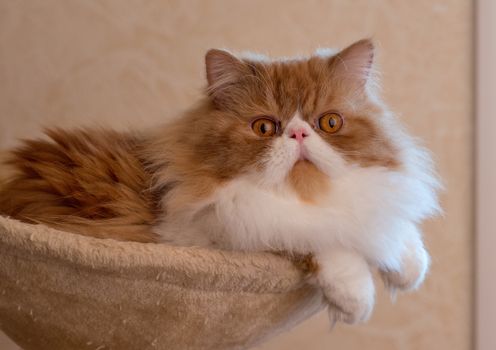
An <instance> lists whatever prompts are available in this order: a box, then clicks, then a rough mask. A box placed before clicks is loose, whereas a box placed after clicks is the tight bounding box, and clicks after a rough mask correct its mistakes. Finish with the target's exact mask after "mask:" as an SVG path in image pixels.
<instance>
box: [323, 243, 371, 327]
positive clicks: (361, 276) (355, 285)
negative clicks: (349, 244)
mask: <svg viewBox="0 0 496 350" xmlns="http://www.w3.org/2000/svg"><path fill="white" fill-rule="evenodd" d="M315 258H316V260H317V264H318V272H317V282H318V284H319V286H320V287H321V288H322V290H323V292H324V297H325V298H326V300H327V302H328V303H329V308H328V311H329V318H330V320H331V323H334V322H336V321H343V322H346V323H350V324H354V323H359V322H364V321H366V320H367V319H368V318H369V317H370V314H371V312H372V309H373V307H374V299H375V289H374V283H373V280H372V275H371V272H370V269H369V266H368V264H367V262H366V261H365V259H364V258H363V257H362V256H360V255H359V254H358V253H356V252H354V251H352V250H349V249H345V248H343V247H336V248H333V249H330V250H327V251H326V252H325V253H320V254H317V255H316V256H315Z"/></svg>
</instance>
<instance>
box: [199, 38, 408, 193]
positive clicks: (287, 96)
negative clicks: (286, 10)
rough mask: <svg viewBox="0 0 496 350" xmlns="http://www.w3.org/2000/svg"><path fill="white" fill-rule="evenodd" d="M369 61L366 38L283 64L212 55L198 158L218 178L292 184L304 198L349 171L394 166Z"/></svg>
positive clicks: (220, 53)
mask: <svg viewBox="0 0 496 350" xmlns="http://www.w3.org/2000/svg"><path fill="white" fill-rule="evenodd" d="M372 59H373V46H372V44H371V42H370V41H368V40H363V41H359V42H357V43H355V44H353V45H352V46H350V47H348V48H347V49H345V50H343V51H341V52H340V53H338V54H336V55H328V56H323V55H315V56H312V57H310V58H308V59H294V60H281V61H270V60H265V59H249V58H243V59H238V58H236V57H234V56H232V55H231V54H229V53H227V52H225V51H221V50H211V51H209V53H208V54H207V56H206V63H207V78H208V82H209V88H208V92H209V98H210V101H211V108H210V109H209V111H208V115H207V116H203V117H198V118H197V120H196V121H195V125H194V126H193V127H194V128H195V130H194V131H193V133H194V136H192V137H194V138H196V140H197V142H195V143H196V146H195V154H196V155H197V156H198V157H199V158H198V160H199V161H200V162H202V163H204V164H206V165H208V166H212V168H213V169H215V171H216V172H217V174H218V175H219V176H220V177H224V178H233V177H236V176H237V175H239V174H242V173H251V174H255V176H258V179H259V180H260V182H261V183H265V184H269V185H270V184H276V183H280V182H281V181H284V180H285V179H287V180H288V181H290V182H292V183H293V184H296V185H295V186H296V187H298V186H300V187H301V186H303V187H307V188H306V189H305V190H303V192H305V191H312V190H311V189H309V188H308V187H312V185H311V182H312V181H313V182H319V179H323V175H325V176H327V177H332V176H334V175H336V176H337V175H339V173H343V172H345V171H346V169H348V168H350V167H357V166H358V167H371V166H382V167H387V168H394V167H397V166H398V164H399V160H398V157H397V148H396V146H395V144H394V142H393V140H392V139H391V138H390V137H389V135H390V134H391V130H390V128H391V126H390V124H389V121H388V120H387V119H388V118H387V117H386V116H385V112H384V110H383V109H382V107H381V106H380V104H378V103H376V102H375V99H374V97H373V96H371V94H370V91H369V89H368V87H369V84H370V81H369V80H370V71H371V65H372ZM322 183H323V182H322ZM298 184H299V185H298ZM302 184H303V185H302ZM320 185H321V184H318V183H316V184H315V186H316V188H317V191H318V187H319V186H320ZM315 186H314V187H315Z"/></svg>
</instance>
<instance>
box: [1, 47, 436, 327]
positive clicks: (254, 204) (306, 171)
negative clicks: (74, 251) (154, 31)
mask: <svg viewBox="0 0 496 350" xmlns="http://www.w3.org/2000/svg"><path fill="white" fill-rule="evenodd" d="M374 51H375V49H374V45H373V42H372V41H371V40H370V39H363V40H360V41H358V42H356V43H354V44H352V45H351V46H349V47H347V48H345V49H344V50H342V51H339V52H335V51H334V52H333V51H330V50H320V51H318V52H317V53H315V54H314V55H312V56H310V57H308V58H290V59H280V60H277V59H276V60H274V59H269V58H267V57H265V56H260V55H258V56H257V55H253V54H248V55H240V56H235V55H233V54H231V53H230V52H228V51H224V50H218V49H212V50H210V51H208V52H207V54H206V56H205V62H206V77H207V83H208V84H207V89H206V91H205V95H204V97H203V99H202V100H201V101H200V102H199V103H198V104H197V105H195V106H193V107H192V108H191V109H190V110H189V111H188V112H186V113H185V114H184V115H182V116H181V118H178V119H175V120H173V121H171V122H169V123H167V124H166V125H165V126H163V127H159V128H156V129H154V130H146V131H141V132H138V131H135V132H127V133H126V132H115V131H111V130H91V129H76V130H70V131H66V130H62V129H50V130H48V131H47V132H46V133H47V135H48V136H49V138H50V139H49V140H45V139H42V140H28V141H25V142H24V144H23V145H22V146H20V147H19V148H17V149H15V150H14V151H12V153H11V157H10V160H9V161H8V164H9V165H10V166H11V167H12V168H13V169H14V170H15V173H14V174H13V175H12V177H11V178H10V180H9V181H8V183H6V184H5V185H4V186H3V189H2V191H1V193H0V212H1V213H3V215H8V216H11V217H13V218H17V219H20V220H23V221H26V222H31V223H44V224H47V225H50V226H53V227H56V228H60V229H63V230H66V231H71V232H75V233H80V234H84V235H89V236H96V237H100V238H114V239H120V240H130V241H138V242H166V243H169V244H174V245H183V246H205V247H216V248H219V249H235V250H242V251H266V250H272V251H285V252H289V253H291V254H311V256H312V259H313V261H314V262H315V264H316V271H315V272H314V276H313V282H314V283H317V285H318V286H319V287H320V288H321V289H322V292H323V296H324V298H325V300H326V301H327V302H328V304H329V308H328V310H329V316H330V317H331V319H332V321H333V322H334V321H344V322H347V323H357V322H363V321H366V320H367V319H368V318H369V316H370V314H371V311H372V309H373V305H374V299H375V287H374V283H373V279H372V271H373V270H374V269H378V270H379V271H380V273H381V276H382V279H383V280H384V282H385V284H386V285H387V286H388V287H389V288H390V289H391V291H395V290H397V289H399V290H411V289H415V288H417V287H418V286H419V285H420V284H421V283H422V281H423V280H424V278H425V275H426V273H427V271H428V268H429V255H428V253H427V251H426V249H425V247H424V244H423V241H422V235H421V232H420V229H419V224H420V223H421V222H422V221H423V220H424V219H426V218H428V217H430V216H433V215H435V214H437V213H438V212H439V211H440V209H439V205H438V199H437V191H438V189H439V187H440V185H439V181H438V179H437V176H436V175H435V172H434V170H433V164H432V160H431V158H430V156H429V153H428V152H427V151H426V150H424V149H423V148H421V147H420V146H418V145H417V142H416V141H415V140H414V139H413V138H412V137H411V136H409V135H408V133H407V132H406V131H405V130H404V129H403V128H402V126H401V125H400V123H399V122H398V120H397V119H396V118H395V116H394V114H393V113H392V112H390V111H389V110H388V109H387V107H386V106H385V104H384V103H383V102H382V101H381V99H380V97H379V89H378V87H377V83H376V74H375V71H374Z"/></svg>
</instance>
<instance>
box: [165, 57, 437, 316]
mask: <svg viewBox="0 0 496 350" xmlns="http://www.w3.org/2000/svg"><path fill="white" fill-rule="evenodd" d="M319 54H320V55H329V54H330V53H329V52H323V51H322V52H320V53H319ZM250 57H251V58H252V59H253V58H254V57H253V56H250ZM256 58H257V59H260V60H266V58H265V57H256ZM374 81H375V80H374V79H373V78H371V77H369V79H368V84H367V88H366V90H365V91H366V93H367V94H368V95H369V99H370V101H373V102H374V103H376V104H377V105H378V106H382V103H381V101H380V100H379V99H378V98H377V97H376V91H377V89H376V84H375V83H374ZM351 100H353V99H351ZM351 100H350V101H351ZM350 103H351V102H350ZM348 107H349V106H348ZM384 110H386V109H384ZM382 118H383V122H384V123H386V124H387V127H385V128H384V130H386V132H387V130H392V132H391V134H389V135H387V137H388V138H389V139H390V140H391V142H392V144H394V145H395V147H396V148H397V150H398V151H399V158H400V159H399V161H400V164H401V167H400V168H398V169H396V170H391V169H388V168H384V167H377V166H375V167H360V166H358V165H354V164H350V163H348V162H347V161H346V160H345V159H344V158H343V156H342V155H341V154H340V153H339V151H337V150H335V149H333V148H332V147H331V146H330V145H329V144H328V143H327V142H325V141H324V140H323V139H322V138H321V137H320V136H319V135H318V133H317V132H316V131H315V130H314V129H313V127H312V125H310V124H308V123H307V122H305V121H303V120H302V119H301V117H300V115H299V113H298V112H295V115H294V117H293V119H292V120H291V121H290V122H289V124H288V125H287V126H286V127H285V131H284V134H283V135H282V136H281V137H278V138H275V139H274V141H273V143H272V147H271V149H270V151H269V152H267V154H266V156H265V158H264V159H263V160H262V164H261V165H262V167H261V168H262V169H263V170H262V171H257V172H253V173H249V174H245V175H243V176H241V177H239V178H237V179H235V180H232V181H230V182H229V183H227V184H226V185H225V186H223V187H221V188H219V189H218V190H217V191H216V192H215V193H214V194H213V195H212V196H211V197H210V198H208V199H207V200H204V201H202V202H198V203H196V204H195V205H193V206H192V207H191V208H188V210H187V211H185V212H184V213H182V214H181V215H178V216H176V217H175V218H173V219H172V220H170V219H169V220H168V221H166V222H164V223H162V224H161V225H160V226H158V227H157V228H156V231H157V232H158V233H159V234H162V236H163V239H164V240H165V241H167V242H170V243H172V244H179V245H203V246H212V245H215V246H218V247H221V248H226V249H236V250H245V251H262V250H271V249H273V250H284V251H289V252H293V253H304V254H306V253H312V254H313V255H314V256H315V258H316V259H317V261H318V263H319V265H320V268H321V269H320V272H319V274H318V276H317V278H316V280H317V283H318V284H319V285H320V286H321V287H322V288H323V290H324V295H325V297H326V298H327V300H328V301H329V303H330V305H333V306H335V308H332V309H330V310H334V311H331V316H332V318H333V319H341V320H344V321H346V322H350V323H353V322H357V321H363V320H365V319H367V317H368V316H369V315H370V311H371V309H372V305H373V302H374V287H373V283H372V277H371V272H370V268H378V269H380V270H381V273H382V275H383V278H384V280H385V283H386V285H388V286H389V287H390V288H391V290H393V291H394V290H395V289H396V288H400V289H405V290H406V289H412V288H416V287H418V286H419V285H420V283H421V282H422V281H423V279H424V277H425V274H426V272H427V270H428V266H429V256H428V254H427V252H426V250H425V248H424V246H423V242H422V237H421V232H420V230H419V228H418V224H419V223H420V222H421V221H422V220H424V219H425V218H427V217H429V216H431V215H433V214H436V213H437V212H439V210H440V209H439V206H438V201H437V197H436V191H437V189H438V188H439V182H438V181H437V179H436V177H435V176H434V175H433V170H432V161H431V159H430V157H429V154H428V153H427V152H426V151H424V150H423V149H422V148H420V147H418V146H417V144H416V143H415V141H414V140H413V139H412V138H411V137H410V136H409V135H407V134H406V133H405V132H404V131H402V129H401V127H400V126H399V125H396V123H397V122H396V120H395V118H394V117H393V116H392V115H391V114H390V113H389V112H387V111H386V112H384V116H383V117H382ZM293 128H304V129H305V133H306V134H307V135H308V136H307V137H305V138H304V141H303V142H302V144H301V145H300V144H299V143H298V141H297V140H296V139H293V138H291V137H290V136H291V135H290V131H291V130H292V129H293ZM301 158H304V159H307V160H308V161H310V162H312V163H313V164H314V165H315V166H316V167H317V168H319V170H320V171H321V172H323V173H324V174H326V175H328V181H329V182H330V186H329V188H330V191H329V192H328V193H323V196H322V199H321V200H320V202H318V203H317V204H308V203H305V202H303V201H301V200H300V198H298V196H297V194H296V193H295V192H294V191H293V190H292V189H291V188H290V187H289V185H288V184H287V182H286V177H287V175H288V173H289V172H290V170H291V169H292V168H293V166H294V165H295V163H296V162H297V161H298V160H300V159H301Z"/></svg>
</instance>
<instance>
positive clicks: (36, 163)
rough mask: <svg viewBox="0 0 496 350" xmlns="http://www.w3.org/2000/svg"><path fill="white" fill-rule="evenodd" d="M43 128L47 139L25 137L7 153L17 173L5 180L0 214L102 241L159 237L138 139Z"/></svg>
mask: <svg viewBox="0 0 496 350" xmlns="http://www.w3.org/2000/svg"><path fill="white" fill-rule="evenodd" d="M46 133H47V135H48V136H49V138H50V139H49V140H28V141H25V142H24V143H23V145H22V146H21V147H19V148H17V149H15V150H13V151H12V152H11V153H10V155H8V156H7V160H6V163H4V164H8V165H9V166H10V167H12V168H13V169H14V171H15V172H14V174H13V175H12V176H10V177H9V180H8V182H5V181H2V183H1V187H0V214H3V215H7V216H10V217H13V218H16V219H19V220H22V221H25V222H31V223H43V224H47V225H49V226H52V227H55V228H58V229H62V230H65V231H70V232H75V233H80V234H83V235H88V236H94V237H99V238H114V239H119V240H131V241H140V242H153V241H156V240H157V236H156V235H155V234H153V232H152V231H151V227H152V225H153V224H154V222H155V220H156V214H157V211H158V210H157V208H156V205H157V204H156V203H157V200H156V198H155V197H154V194H153V193H151V191H150V190H149V189H150V188H151V176H150V174H148V173H147V171H146V169H145V167H144V166H143V164H142V161H141V160H140V158H139V156H138V152H137V149H139V147H140V145H139V143H140V141H139V139H137V138H136V137H133V136H132V135H127V134H121V133H117V132H113V131H108V130H75V131H70V132H68V131H63V130H58V129H56V130H48V131H47V132H46ZM4 161H5V159H4ZM1 168H2V169H3V168H6V167H5V166H4V165H3V166H2V167H1Z"/></svg>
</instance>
